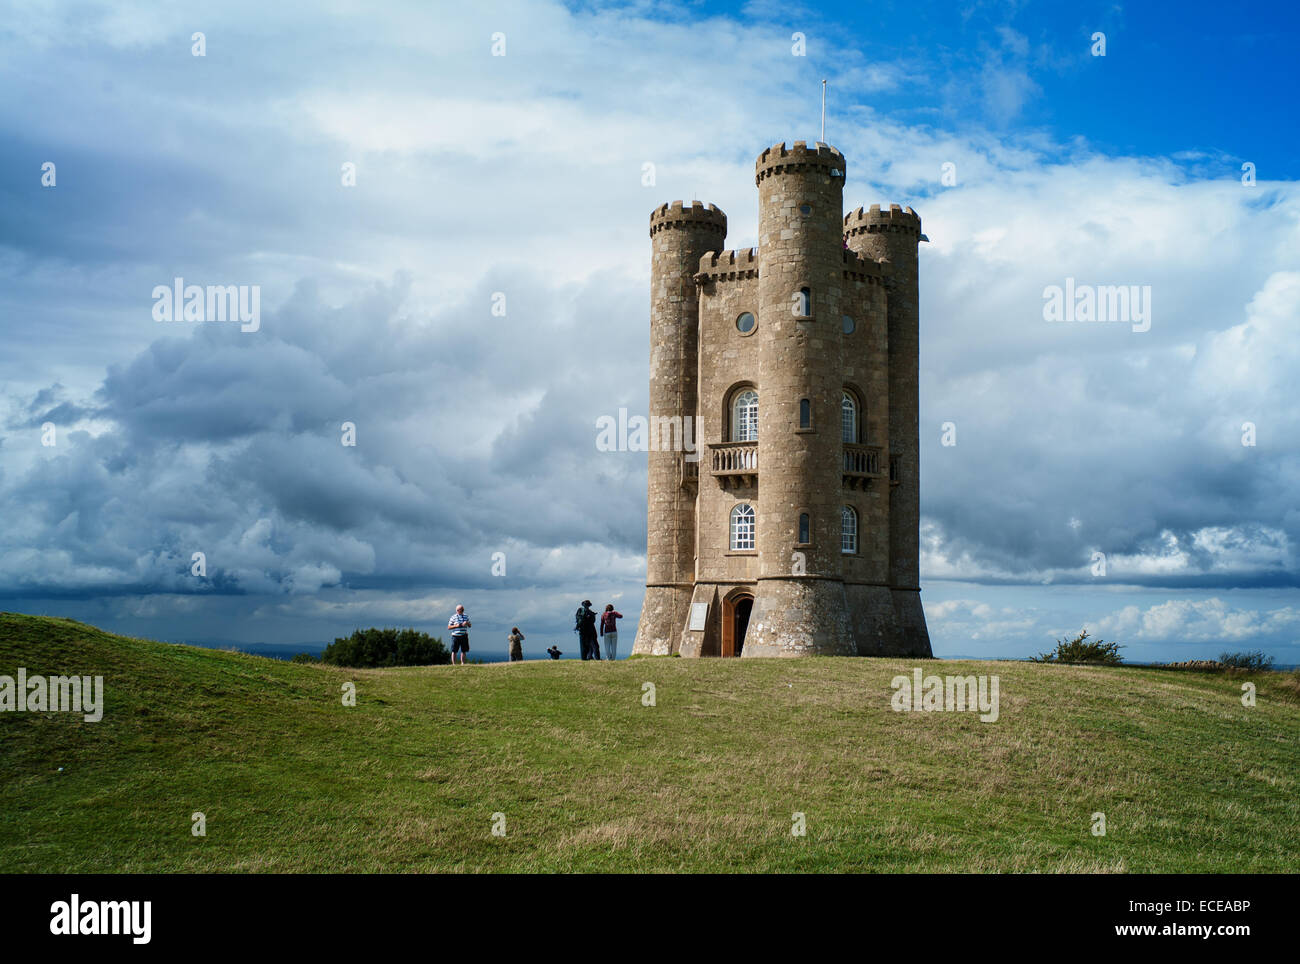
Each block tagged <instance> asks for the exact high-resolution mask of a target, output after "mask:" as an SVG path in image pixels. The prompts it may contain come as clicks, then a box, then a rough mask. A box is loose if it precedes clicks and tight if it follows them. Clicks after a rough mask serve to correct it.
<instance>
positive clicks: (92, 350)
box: [0, 0, 1300, 664]
mask: <svg viewBox="0 0 1300 964" xmlns="http://www.w3.org/2000/svg"><path fill="white" fill-rule="evenodd" d="M1067 6H1068V9H1066V7H1067ZM2 7H3V9H2V12H3V16H0V89H3V90H4V91H5V96H3V97H0V335H2V336H3V337H2V338H0V609H5V610H9V611H18V612H32V613H47V614H50V615H62V616H68V617H71V618H75V619H80V620H84V621H87V622H90V623H93V624H95V625H98V626H101V627H104V628H106V629H110V630H113V631H117V632H123V633H129V634H133V635H139V636H147V637H152V638H158V639H169V640H209V641H211V640H227V641H240V642H273V643H303V642H321V641H328V640H330V639H333V638H334V637H336V636H340V635H346V634H348V633H350V632H351V631H352V630H353V629H354V628H357V627H364V626H369V625H400V626H407V625H411V626H415V627H417V628H420V629H425V630H428V631H432V632H437V633H443V632H445V630H444V629H443V627H445V625H446V620H447V618H448V616H449V615H450V614H451V611H452V609H453V607H454V606H455V605H456V604H457V603H464V604H465V606H466V608H467V610H468V611H469V613H470V615H471V618H473V619H474V621H475V635H476V639H477V640H481V641H482V642H481V644H480V645H482V646H483V647H485V648H504V645H505V643H504V637H505V634H506V633H507V632H509V630H510V628H511V626H513V625H518V626H520V627H521V628H522V629H523V630H524V632H525V634H526V635H527V636H528V637H529V645H531V644H532V643H534V642H536V643H537V644H538V645H537V653H538V654H539V655H540V651H541V650H542V649H543V648H544V647H545V646H546V645H549V644H550V643H551V642H558V643H559V644H560V646H561V648H562V649H564V648H565V647H566V645H567V646H569V647H570V648H572V644H573V641H574V637H573V636H572V634H571V632H570V629H571V626H572V612H573V610H574V608H575V607H576V605H577V603H578V602H579V601H580V600H582V599H584V598H590V599H591V600H592V601H593V602H594V603H595V604H596V605H597V606H598V607H602V608H603V606H604V604H606V603H613V604H614V605H615V606H616V607H617V608H618V609H619V610H620V611H621V612H623V613H624V614H625V617H626V618H625V620H624V624H623V627H622V634H623V636H622V638H623V639H624V640H626V642H625V644H624V646H623V649H624V650H629V649H630V647H631V640H632V638H633V637H634V635H635V623H636V619H637V614H638V612H639V609H640V605H641V598H642V594H643V581H644V577H645V519H646V506H645V480H646V471H645V455H644V454H643V453H637V452H605V451H600V450H598V448H597V446H596V436H597V428H596V424H597V420H598V419H599V418H601V417H602V416H609V415H616V414H617V413H618V410H619V409H620V408H626V409H627V410H628V411H629V412H631V413H638V412H641V413H644V412H645V410H646V406H647V404H648V387H647V379H648V355H649V338H648V316H649V301H650V299H649V254H650V245H649V238H648V218H649V213H650V211H651V210H652V209H653V208H655V207H657V206H658V205H660V204H662V203H664V202H666V201H672V200H677V199H685V200H691V199H699V200H702V201H706V202H713V203H715V204H717V205H718V206H719V207H721V208H722V209H723V210H724V211H726V212H727V214H728V218H729V222H730V229H729V234H728V237H727V242H726V244H727V247H730V248H739V247H745V246H748V245H753V244H756V243H757V219H758V210H757V191H756V189H755V187H754V181H753V164H754V159H755V158H756V157H757V155H758V154H759V153H760V152H761V151H762V150H764V149H765V148H767V147H768V146H770V145H772V144H775V143H779V142H782V141H786V142H793V141H795V140H808V141H812V140H815V139H817V138H818V136H819V124H820V107H821V103H820V98H821V81H822V79H823V78H824V79H826V80H827V82H828V87H827V91H828V94H827V112H826V137H825V139H826V140H827V141H828V142H830V143H831V144H833V145H835V146H836V147H837V148H839V149H840V150H841V151H842V152H843V153H844V154H845V156H846V158H847V168H848V170H847V183H846V186H845V192H844V197H845V206H846V209H852V208H856V207H858V206H859V205H869V204H872V203H884V204H888V203H891V202H892V203H900V204H904V205H911V206H913V207H914V208H915V209H916V210H917V211H918V212H919V213H920V215H921V217H922V218H923V222H924V230H925V232H926V234H927V235H928V237H929V239H930V243H929V244H925V245H922V250H921V261H920V277H921V362H920V367H921V386H920V389H921V391H920V406H921V513H922V531H921V547H922V555H921V583H922V589H923V593H922V599H923V602H924V604H925V610H926V615H927V619H928V622H929V627H930V633H931V639H932V643H933V647H934V651H935V654H936V655H937V656H958V655H961V656H975V657H994V656H1018V657H1023V656H1028V655H1031V654H1035V653H1039V652H1042V651H1044V650H1047V649H1049V648H1051V646H1052V645H1053V641H1054V640H1055V639H1056V638H1060V637H1063V636H1066V635H1067V634H1068V635H1074V634H1075V633H1077V632H1079V631H1080V630H1081V629H1083V628H1087V629H1088V630H1089V631H1090V632H1091V633H1092V634H1093V635H1094V636H1099V637H1101V638H1104V639H1107V640H1112V639H1113V640H1115V641H1118V642H1119V643H1120V644H1121V645H1122V646H1123V647H1124V649H1123V651H1122V652H1123V654H1124V655H1125V657H1126V658H1128V659H1131V660H1138V661H1153V660H1175V659H1189V658H1207V657H1213V656H1216V655H1218V654H1219V653H1220V652H1223V651H1225V650H1226V651H1242V650H1255V649H1259V650H1263V651H1264V652H1267V653H1269V654H1272V655H1274V656H1275V658H1276V659H1277V661H1278V662H1279V663H1284V664H1294V663H1297V662H1300V594H1298V593H1297V586H1298V584H1300V550H1298V547H1300V507H1298V505H1297V499H1296V493H1297V491H1298V490H1300V458H1298V457H1297V445H1296V443H1297V440H1298V439H1300V394H1298V393H1297V391H1296V386H1297V385H1298V384H1300V338H1297V334H1300V331H1298V326H1297V319H1298V318H1300V185H1298V184H1297V179H1298V178H1300V170H1298V169H1297V168H1298V165H1300V161H1298V158H1300V143H1297V142H1298V141H1300V123H1297V118H1296V107H1295V98H1294V92H1295V88H1296V78H1295V73H1296V68H1295V64H1294V51H1295V50H1296V49H1297V45H1298V41H1300V23H1298V22H1297V18H1298V17H1300V15H1297V14H1296V13H1295V12H1293V11H1292V10H1291V9H1290V8H1289V6H1288V5H1283V4H1275V5H1270V4H1262V5H1253V6H1252V7H1251V8H1250V10H1249V13H1248V14H1241V15H1236V14H1231V13H1230V12H1227V11H1225V10H1224V9H1223V8H1222V6H1221V5H1210V4H1197V3H1192V4H1143V5H1127V4H1114V3H1088V2H1084V3H1079V4H1070V5H1060V4H1049V3H1019V2H1013V3H984V2H971V3H964V4H962V3H959V4H914V3H908V4H903V3H860V2H859V3H852V4H849V3H845V4H822V5H816V6H813V5H809V6H801V5H800V4H797V3H780V4H777V3H771V2H766V0H759V2H753V3H749V4H736V3H726V4H723V3H693V4H660V3H648V2H647V3H611V4H606V3H577V4H562V3H553V2H545V0H532V2H528V3H474V4H444V3H410V4H397V3H393V4H383V5H375V4H370V3H342V2H338V3H323V4H319V5H312V7H311V8H310V9H305V8H302V7H299V6H298V5H295V4H286V5H280V4H266V3H243V2H224V3H219V4H217V3H210V4H203V3H200V4H187V5H176V4H163V3H155V4H148V3H132V2H123V0H116V2H113V3H104V4H101V3H97V2H79V3H59V2H53V3H45V4H10V3H5V4H3V5H2ZM196 33H201V34H202V37H201V38H197V39H196V37H195V34H196ZM1099 34H1100V35H1102V37H1101V38H1100V42H1101V43H1104V55H1103V54H1102V50H1101V47H1100V46H1099V37H1098V35H1099ZM200 44H201V47H200V46H198V45H200ZM196 53H201V54H202V55H201V56H198V55H196ZM50 164H52V165H53V168H52V169H50V168H48V166H47V165H50ZM51 171H52V175H53V183H52V184H47V183H43V181H49V180H50V174H51ZM349 172H351V174H350V175H349ZM349 176H351V178H352V179H353V180H354V183H350V184H349V183H345V181H347V180H348V179H349ZM175 278H183V279H184V283H186V284H196V285H203V286H206V285H235V286H247V287H246V289H245V290H248V291H251V290H252V287H253V286H256V287H257V291H258V293H259V296H260V315H259V317H258V323H257V326H256V330H243V329H244V328H246V327H247V328H251V327H252V326H251V325H241V324H239V323H231V322H218V321H203V322H187V321H184V320H175V321H171V320H161V321H160V320H158V319H157V317H156V314H157V311H156V308H157V305H158V301H157V299H156V298H155V296H154V292H155V289H156V288H158V287H159V286H162V287H170V286H171V285H172V284H173V282H174V279H175ZM1067 279H1072V280H1068V281H1067ZM1067 283H1068V284H1069V285H1071V286H1075V285H1077V286H1085V287H1086V286H1112V285H1125V286H1129V285H1132V286H1137V290H1138V291H1139V292H1146V293H1147V297H1148V298H1149V301H1148V302H1147V304H1148V306H1149V317H1148V318H1147V320H1146V321H1145V322H1139V321H1136V320H1135V321H1134V323H1131V324H1130V323H1126V322H1105V323H1102V322H1091V323H1089V322H1084V321H1049V320H1047V318H1046V316H1045V310H1044V306H1045V301H1046V296H1045V292H1047V291H1049V290H1050V289H1051V288H1052V287H1053V286H1057V287H1061V288H1063V289H1064V288H1065V286H1066V285H1067ZM494 309H495V310H494ZM344 423H350V424H351V425H352V426H353V427H354V435H355V443H356V444H355V445H344V444H342V443H343V441H344ZM1247 426H1249V427H1247ZM945 442H948V443H955V444H945ZM1248 443H1249V444H1248ZM195 553H202V554H203V556H202V559H203V561H204V566H203V574H202V575H196V574H195V571H194V567H195V562H194V554H195Z"/></svg>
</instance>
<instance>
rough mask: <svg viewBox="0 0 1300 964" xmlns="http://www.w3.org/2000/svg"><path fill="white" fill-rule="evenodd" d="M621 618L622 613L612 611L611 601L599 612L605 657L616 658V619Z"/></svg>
mask: <svg viewBox="0 0 1300 964" xmlns="http://www.w3.org/2000/svg"><path fill="white" fill-rule="evenodd" d="M622 618H623V614H622V613H618V612H615V611H614V604H613V603H610V604H609V605H608V606H606V607H605V611H604V612H603V613H601V614H600V635H601V637H602V638H603V639H604V640H605V658H606V659H618V621H619V620H620V619H622Z"/></svg>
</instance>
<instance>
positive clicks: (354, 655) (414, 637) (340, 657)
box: [320, 627, 451, 668]
mask: <svg viewBox="0 0 1300 964" xmlns="http://www.w3.org/2000/svg"><path fill="white" fill-rule="evenodd" d="M320 658H321V662H322V663H330V664H332V665H334V666H351V667H360V668H365V667H370V666H429V665H431V664H435V663H450V662H451V653H449V652H448V651H447V647H445V646H444V645H443V644H442V640H441V639H438V638H437V637H435V636H430V635H429V634H428V633H421V632H417V631H416V630H414V629H375V628H373V627H371V628H370V629H358V630H356V631H355V632H353V634H352V635H351V636H349V637H347V638H346V639H336V640H334V642H332V643H330V644H329V645H328V646H326V647H325V651H324V652H323V653H321V657H320Z"/></svg>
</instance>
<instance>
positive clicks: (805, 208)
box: [799, 204, 812, 217]
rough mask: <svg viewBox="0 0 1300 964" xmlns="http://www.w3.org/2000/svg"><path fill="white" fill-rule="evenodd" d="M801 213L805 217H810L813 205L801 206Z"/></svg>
mask: <svg viewBox="0 0 1300 964" xmlns="http://www.w3.org/2000/svg"><path fill="white" fill-rule="evenodd" d="M799 213H800V214H802V215H803V216H804V217H807V216H808V215H810V214H812V205H811V204H800V205H799Z"/></svg>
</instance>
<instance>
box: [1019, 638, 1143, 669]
mask: <svg viewBox="0 0 1300 964" xmlns="http://www.w3.org/2000/svg"><path fill="white" fill-rule="evenodd" d="M1119 651H1120V645H1119V643H1107V642H1104V641H1102V640H1100V639H1098V640H1094V641H1093V642H1088V631H1087V630H1086V629H1085V630H1084V631H1083V632H1081V633H1080V634H1079V635H1078V636H1075V637H1074V639H1071V640H1070V641H1069V642H1066V641H1065V640H1063V639H1058V640H1057V641H1056V649H1054V650H1052V651H1051V652H1050V653H1040V654H1039V655H1038V656H1034V657H1030V658H1031V659H1032V660H1033V661H1034V662H1035V663H1098V664H1101V665H1104V666H1118V665H1119V664H1120V663H1122V662H1124V659H1123V657H1121V656H1120V654H1119Z"/></svg>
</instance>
